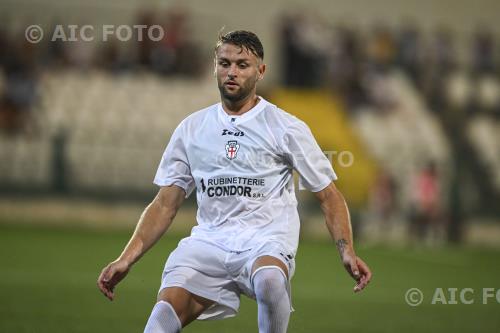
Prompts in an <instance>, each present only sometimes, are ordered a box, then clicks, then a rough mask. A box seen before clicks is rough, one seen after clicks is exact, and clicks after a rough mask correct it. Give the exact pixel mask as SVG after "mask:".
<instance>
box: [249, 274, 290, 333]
mask: <svg viewBox="0 0 500 333" xmlns="http://www.w3.org/2000/svg"><path fill="white" fill-rule="evenodd" d="M252 281H253V287H254V291H255V296H256V298H257V305H258V322H259V333H285V332H286V329H287V327H288V320H289V319H290V309H291V308H290V297H289V295H288V292H287V283H288V281H287V279H286V277H285V274H284V273H283V271H282V270H281V269H280V268H278V267H276V266H265V267H261V268H259V269H257V271H255V273H254V276H253V280H252Z"/></svg>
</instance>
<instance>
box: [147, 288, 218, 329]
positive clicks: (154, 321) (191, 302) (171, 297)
mask: <svg viewBox="0 0 500 333" xmlns="http://www.w3.org/2000/svg"><path fill="white" fill-rule="evenodd" d="M213 303H214V302H213V301H212V300H209V299H206V298H203V297H200V296H198V295H194V294H192V293H190V292H189V291H187V290H186V289H184V288H180V287H168V288H165V289H163V290H162V291H161V292H160V293H159V295H158V300H157V303H156V305H155V306H154V307H153V311H152V312H151V316H150V317H149V320H148V322H147V324H146V328H145V329H144V333H177V332H180V331H181V329H182V328H183V327H184V326H186V325H188V324H189V323H190V322H192V321H193V320H195V319H196V318H198V316H199V315H200V314H201V313H202V312H203V311H205V310H206V309H207V308H209V307H210V306H211V305H212V304H213Z"/></svg>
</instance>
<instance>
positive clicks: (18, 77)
mask: <svg viewBox="0 0 500 333" xmlns="http://www.w3.org/2000/svg"><path fill="white" fill-rule="evenodd" d="M7 44H8V49H7V50H9V51H8V52H7V53H6V54H5V59H4V68H3V70H4V76H5V83H4V85H5V86H4V91H3V95H2V96H1V100H0V128H1V129H2V130H4V131H6V132H8V133H10V134H16V133H19V132H21V131H25V132H28V133H33V131H34V130H35V127H34V120H33V118H32V115H31V111H32V107H33V106H34V104H35V103H36V101H37V90H38V87H37V84H38V73H37V70H38V69H37V57H38V56H37V49H36V46H35V44H32V43H29V42H27V41H26V40H25V39H24V38H16V39H13V40H11V41H10V42H7Z"/></svg>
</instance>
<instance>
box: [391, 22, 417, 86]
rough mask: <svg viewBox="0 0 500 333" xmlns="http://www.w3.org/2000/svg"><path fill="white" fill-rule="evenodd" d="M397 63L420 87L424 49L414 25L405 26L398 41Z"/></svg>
mask: <svg viewBox="0 0 500 333" xmlns="http://www.w3.org/2000/svg"><path fill="white" fill-rule="evenodd" d="M397 44H398V48H397V52H398V54H397V63H398V65H399V66H400V67H401V68H402V69H403V70H404V71H405V73H406V74H407V75H408V76H409V77H410V79H411V80H412V81H413V83H414V84H415V85H416V86H417V87H420V84H421V82H420V81H421V70H422V53H421V52H422V49H421V45H420V34H419V32H418V29H417V27H416V26H415V25H414V24H413V23H407V24H405V25H404V26H403V28H402V29H401V31H400V32H399V35H398V40H397Z"/></svg>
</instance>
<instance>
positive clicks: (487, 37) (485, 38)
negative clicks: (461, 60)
mask: <svg viewBox="0 0 500 333" xmlns="http://www.w3.org/2000/svg"><path fill="white" fill-rule="evenodd" d="M471 67H472V68H471V69H472V72H473V74H475V75H481V74H483V75H484V74H493V73H495V70H496V64H495V43H494V38H493V35H492V33H491V31H490V30H488V29H486V28H484V27H483V28H479V29H478V30H477V31H476V33H475V35H474V38H473V46H472V66H471Z"/></svg>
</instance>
